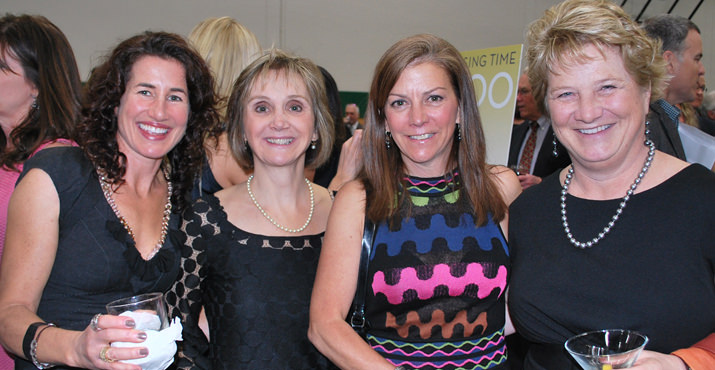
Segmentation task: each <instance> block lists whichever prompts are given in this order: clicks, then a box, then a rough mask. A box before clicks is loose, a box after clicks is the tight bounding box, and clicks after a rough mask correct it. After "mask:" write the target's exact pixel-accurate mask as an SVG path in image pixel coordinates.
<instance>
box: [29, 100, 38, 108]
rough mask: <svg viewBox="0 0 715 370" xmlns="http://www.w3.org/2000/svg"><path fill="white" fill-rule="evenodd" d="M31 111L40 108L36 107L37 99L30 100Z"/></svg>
mask: <svg viewBox="0 0 715 370" xmlns="http://www.w3.org/2000/svg"><path fill="white" fill-rule="evenodd" d="M30 107H31V108H32V109H39V108H40V106H39V105H37V97H34V98H32V105H31V106H30Z"/></svg>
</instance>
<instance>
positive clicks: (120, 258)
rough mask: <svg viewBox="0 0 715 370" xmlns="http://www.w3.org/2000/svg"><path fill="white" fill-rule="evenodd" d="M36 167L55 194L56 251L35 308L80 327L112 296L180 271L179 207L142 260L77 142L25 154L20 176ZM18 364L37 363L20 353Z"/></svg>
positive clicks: (147, 288) (148, 287)
mask: <svg viewBox="0 0 715 370" xmlns="http://www.w3.org/2000/svg"><path fill="white" fill-rule="evenodd" d="M33 168H38V169H41V170H43V171H44V172H46V173H47V174H48V175H49V176H50V178H51V179H52V182H53V183H54V185H55V188H56V189H57V193H58V194H59V198H60V220H59V222H60V228H59V241H58V245H57V255H56V257H55V262H54V264H53V266H52V272H51V273H50V276H49V279H48V280H47V285H46V286H45V289H44V291H43V292H42V298H41V299H40V304H39V307H38V309H37V315H38V316H40V317H41V318H42V319H43V320H45V321H47V322H52V323H55V324H56V325H57V326H59V327H60V328H64V329H70V330H84V329H85V328H86V327H87V325H89V321H90V320H91V319H92V316H94V315H95V314H97V313H104V312H107V309H106V307H105V305H106V304H107V303H109V302H111V301H113V300H116V299H120V298H125V297H129V296H133V295H137V294H142V293H149V292H165V291H166V290H167V289H169V288H170V287H171V285H172V284H173V282H174V280H175V279H176V277H177V275H178V272H179V248H178V247H176V246H177V245H178V244H177V243H175V242H173V240H174V239H176V237H177V233H179V232H178V231H177V226H178V223H179V217H178V215H175V214H172V217H171V220H170V223H169V226H170V227H169V234H168V235H167V238H166V241H165V242H164V246H163V247H162V249H161V250H160V251H159V253H157V254H156V255H155V256H154V257H153V258H152V259H150V260H149V261H145V260H144V259H143V258H142V257H141V255H140V254H139V252H138V251H137V249H136V248H135V246H134V240H133V239H132V238H131V236H129V234H128V233H127V232H126V230H125V229H124V227H123V226H122V225H121V223H120V222H119V219H118V218H117V216H116V215H115V214H114V212H113V211H112V209H111V208H110V206H109V204H108V203H107V201H106V199H105V198H104V194H103V193H102V188H101V186H100V184H99V180H98V178H97V175H96V172H95V169H94V167H93V166H92V164H91V162H90V161H89V160H88V159H87V158H86V157H85V156H84V154H83V153H82V150H81V149H79V148H76V147H58V148H48V149H45V150H43V151H41V152H39V153H38V154H37V155H35V156H34V157H32V158H30V159H29V160H28V161H27V162H25V168H24V171H23V174H22V175H21V176H20V181H22V178H23V176H24V175H25V174H26V173H27V171H29V170H31V169H33ZM38 232H41V231H38ZM28 273H29V272H28ZM15 369H22V370H25V369H27V370H31V369H35V366H34V365H33V364H32V363H31V362H29V361H25V360H22V359H17V360H16V361H15ZM54 369H69V367H66V366H58V367H55V368H54Z"/></svg>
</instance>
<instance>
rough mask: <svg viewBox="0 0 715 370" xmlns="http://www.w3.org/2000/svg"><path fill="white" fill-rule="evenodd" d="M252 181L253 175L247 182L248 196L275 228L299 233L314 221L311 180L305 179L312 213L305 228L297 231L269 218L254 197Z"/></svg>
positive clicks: (306, 221) (304, 225) (302, 227)
mask: <svg viewBox="0 0 715 370" xmlns="http://www.w3.org/2000/svg"><path fill="white" fill-rule="evenodd" d="M251 180H253V175H251V176H249V177H248V180H247V181H246V190H248V196H249V197H251V200H252V201H253V204H255V205H256V208H258V210H259V211H261V214H262V215H263V217H265V218H266V219H267V220H268V221H270V222H271V223H272V224H273V225H274V226H275V227H277V228H279V229H281V230H283V231H286V232H289V233H299V232H301V231H303V230H305V228H306V227H308V224H310V220H312V219H313V210H314V209H315V199H314V194H313V185H311V184H310V180H308V179H305V183H306V184H308V190H309V191H310V213H308V219H307V220H305V223H304V224H303V226H301V227H299V228H297V229H289V228H287V227H285V226H283V225H281V224H279V223H278V222H276V220H274V219H273V217H271V216H269V215H268V213H266V211H265V210H264V209H263V207H261V205H260V204H258V201H257V200H256V197H255V196H254V195H253V192H252V191H251Z"/></svg>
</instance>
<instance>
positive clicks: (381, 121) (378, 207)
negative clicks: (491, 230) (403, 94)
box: [360, 34, 507, 225]
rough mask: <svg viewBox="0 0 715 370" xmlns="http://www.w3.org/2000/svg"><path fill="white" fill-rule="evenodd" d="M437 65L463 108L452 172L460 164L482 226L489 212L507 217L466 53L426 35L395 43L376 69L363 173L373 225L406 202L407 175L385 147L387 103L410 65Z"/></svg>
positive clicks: (397, 155)
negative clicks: (488, 157)
mask: <svg viewBox="0 0 715 370" xmlns="http://www.w3.org/2000/svg"><path fill="white" fill-rule="evenodd" d="M420 63H433V64H435V65H437V66H439V67H440V68H442V69H443V70H444V71H445V72H447V75H448V76H449V79H450V81H451V83H452V87H453V88H454V91H455V94H456V95H457V99H458V100H459V110H460V122H461V124H460V126H461V127H460V131H461V137H462V139H461V141H458V140H453V142H452V148H451V150H450V158H449V161H448V165H447V166H448V168H445V169H444V172H445V173H447V172H448V171H451V170H452V169H454V167H455V166H456V167H457V168H458V170H459V174H460V177H461V185H460V192H461V194H463V195H464V196H465V197H466V200H467V203H468V204H469V205H470V206H471V208H472V211H473V212H474V215H475V219H476V224H477V225H484V224H486V222H487V220H488V214H489V213H491V214H492V218H493V220H494V221H495V222H499V221H501V220H502V219H504V216H505V215H506V211H507V206H506V203H505V202H504V200H503V199H502V197H501V194H500V192H499V188H498V187H497V185H496V184H495V183H494V180H493V178H492V175H491V173H490V166H489V165H487V163H486V147H485V141H484V132H483V130H482V124H481V119H480V118H479V110H478V107H477V101H476V98H475V94H474V85H473V83H472V79H471V75H470V73H469V69H468V68H467V65H466V63H465V62H464V60H463V59H462V56H461V54H460V53H459V51H457V49H456V48H455V47H454V46H452V45H451V44H450V43H449V42H447V41H446V40H444V39H441V38H439V37H437V36H434V35H429V34H421V35H415V36H411V37H408V38H405V39H402V40H400V41H398V42H397V43H395V44H394V45H392V46H391V47H390V48H389V49H388V50H387V51H386V52H385V54H384V55H383V56H382V57H381V58H380V61H379V62H378V63H377V66H376V67H375V74H374V77H373V80H372V85H371V87H370V96H369V98H368V105H367V111H366V112H365V118H366V123H367V124H366V127H365V132H364V134H363V142H362V144H363V158H364V161H363V169H362V171H361V174H360V179H361V180H362V182H363V185H364V186H365V189H366V191H367V210H366V212H367V214H368V217H369V218H370V220H372V221H373V222H379V221H382V220H392V219H394V216H396V215H397V211H398V208H399V204H402V202H405V201H406V199H407V194H405V192H401V191H400V189H402V188H404V184H403V181H404V180H403V179H404V177H405V176H406V175H407V173H406V172H405V166H404V162H403V161H402V156H401V155H400V151H399V150H398V149H397V148H392V149H389V150H388V149H387V148H386V146H385V136H386V134H385V122H386V116H385V105H386V103H387V98H388V95H389V94H390V91H391V90H392V88H393V87H394V86H395V83H397V80H398V79H399V77H400V74H402V71H404V70H405V69H406V68H407V67H408V66H413V65H416V64H420Z"/></svg>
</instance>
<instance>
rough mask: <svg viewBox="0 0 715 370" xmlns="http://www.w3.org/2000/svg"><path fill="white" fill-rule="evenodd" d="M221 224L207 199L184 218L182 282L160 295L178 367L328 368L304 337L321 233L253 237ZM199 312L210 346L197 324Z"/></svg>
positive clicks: (216, 206)
mask: <svg viewBox="0 0 715 370" xmlns="http://www.w3.org/2000/svg"><path fill="white" fill-rule="evenodd" d="M227 217H228V216H227V215H226V212H225V211H224V210H223V207H222V206H221V204H220V203H219V200H218V199H217V198H216V197H214V196H213V195H204V196H202V197H201V198H199V199H197V200H196V201H195V202H194V204H193V205H192V207H191V208H189V209H187V211H186V213H185V215H184V220H183V223H182V227H181V228H182V230H183V231H185V233H186V235H185V236H184V242H185V246H184V251H183V256H184V257H183V258H182V262H181V264H182V266H183V276H182V277H181V278H180V279H179V281H178V282H177V283H176V285H175V286H174V288H173V289H172V291H171V292H169V293H167V302H168V303H169V305H170V309H171V310H172V311H173V313H174V315H181V316H182V318H183V322H184V333H183V338H184V342H183V343H182V347H183V348H181V347H180V352H181V355H182V356H184V358H183V359H181V360H180V361H179V368H182V369H216V370H217V369H321V368H329V362H328V361H327V359H325V357H323V356H322V355H321V354H320V353H319V352H318V351H317V350H316V349H315V347H313V345H312V344H311V343H310V341H309V340H308V336H307V333H308V309H309V306H310V295H311V292H312V288H313V281H314V280H315V271H316V268H317V265H318V257H319V255H320V247H321V245H322V239H323V233H320V234H317V235H306V236H295V237H275V236H263V235H256V234H252V233H249V232H247V231H244V230H241V229H238V228H236V227H235V226H234V225H233V224H231V223H230V222H229V221H228V218H227ZM202 305H203V307H204V308H205V309H206V316H207V319H208V323H209V331H210V336H211V340H210V344H207V343H206V338H205V336H204V335H203V333H202V332H201V331H200V329H199V328H198V325H197V324H198V317H199V312H200V310H201V306H202Z"/></svg>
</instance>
